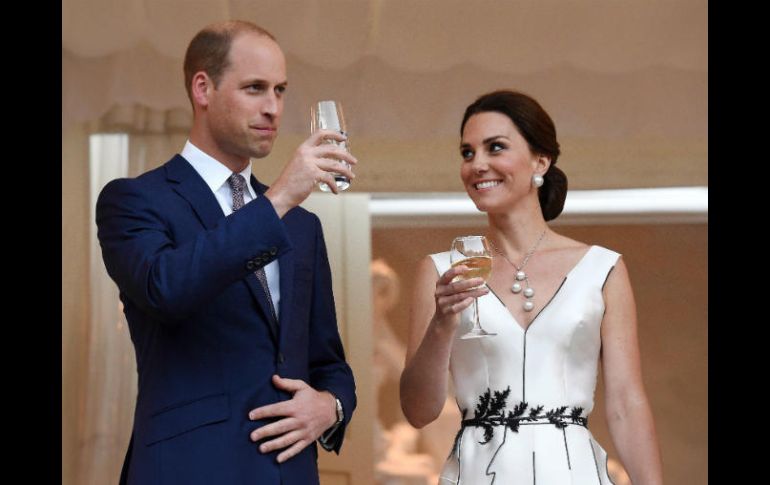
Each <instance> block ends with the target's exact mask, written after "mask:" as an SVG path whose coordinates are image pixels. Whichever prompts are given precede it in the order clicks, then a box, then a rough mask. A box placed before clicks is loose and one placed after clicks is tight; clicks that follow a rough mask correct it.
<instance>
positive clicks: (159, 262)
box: [96, 21, 356, 485]
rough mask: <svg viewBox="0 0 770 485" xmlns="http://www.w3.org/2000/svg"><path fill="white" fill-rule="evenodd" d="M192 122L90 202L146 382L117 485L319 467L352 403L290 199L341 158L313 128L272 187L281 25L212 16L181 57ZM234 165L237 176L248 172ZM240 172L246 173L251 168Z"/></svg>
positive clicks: (290, 477) (307, 241)
mask: <svg viewBox="0 0 770 485" xmlns="http://www.w3.org/2000/svg"><path fill="white" fill-rule="evenodd" d="M184 71H185V83H186V87H187V92H188V95H189V97H190V101H191V103H192V105H193V113H194V114H193V126H192V129H191V131H190V136H189V140H188V142H187V144H186V145H185V147H184V149H183V150H182V153H181V155H176V156H175V157H174V158H172V159H171V160H170V161H168V162H167V163H166V164H164V165H163V166H161V167H160V168H157V169H155V170H152V171H149V172H147V173H145V174H143V175H141V176H139V177H137V178H135V179H120V180H115V181H112V182H110V183H109V184H108V185H107V186H106V187H105V188H104V190H103V191H102V193H101V194H100V196H99V200H98V201H97V207H96V222H97V225H98V229H99V231H98V236H99V242H100V244H101V247H102V255H103V257H104V262H105V265H106V267H107V271H108V272H109V274H110V277H111V278H112V279H113V280H115V282H116V283H117V285H118V288H119V289H120V298H121V300H122V301H123V304H124V307H125V313H126V318H127V320H128V325H129V329H130V332H131V339H132V341H133V343H134V347H135V350H136V359H137V370H138V375H139V390H138V396H137V403H136V410H135V414H134V427H133V434H132V438H131V443H130V445H129V449H128V453H127V455H126V460H125V462H124V464H123V471H122V473H121V480H120V483H122V484H141V485H151V484H156V483H158V484H160V483H162V484H185V485H190V484H285V485H286V484H289V485H291V484H297V485H306V484H312V483H318V469H317V465H316V459H317V451H316V445H315V441H316V440H317V439H318V440H319V441H320V442H321V444H322V446H323V447H324V448H325V449H327V450H334V451H336V452H337V453H339V449H340V446H341V445H342V440H343V434H344V430H345V426H346V425H347V423H348V422H349V420H350V416H351V414H352V413H353V409H354V408H355V405H356V397H355V384H354V381H353V374H352V372H351V370H350V367H349V366H348V365H347V363H346V362H345V357H344V353H343V349H342V344H341V341H340V337H339V333H338V330H337V323H336V316H335V312H334V299H333V295H332V285H331V275H330V269H329V263H328V259H327V255H326V248H325V245H324V240H323V236H322V233H321V225H320V221H319V220H318V218H317V217H316V216H315V215H314V214H311V213H309V212H307V211H305V210H304V209H302V208H299V207H297V205H298V204H299V203H301V202H302V201H303V200H304V199H305V198H306V197H307V196H308V195H309V193H310V192H311V191H312V190H313V188H314V187H315V185H316V184H317V183H318V182H320V181H325V182H327V183H328V184H329V186H330V187H332V188H333V190H334V191H335V193H336V186H335V184H334V178H333V175H332V172H339V173H343V174H345V175H347V176H348V177H351V178H352V177H353V174H352V172H350V171H349V170H348V169H347V168H345V167H344V166H342V164H340V163H339V162H337V161H336V160H335V159H337V160H345V161H347V162H349V163H351V164H355V163H356V159H355V158H354V157H352V156H351V155H350V154H349V153H347V152H346V151H345V150H344V149H341V148H339V147H337V146H335V145H333V144H329V143H324V139H334V140H344V136H343V135H341V134H339V133H334V132H330V131H321V132H318V133H316V134H314V135H312V136H311V137H310V138H308V139H307V140H306V141H305V142H304V143H302V145H300V146H299V148H298V149H297V150H296V152H295V153H294V155H293V157H292V159H291V160H290V161H289V162H288V163H287V164H286V166H285V168H284V170H283V172H282V173H281V174H280V175H279V177H278V179H277V180H276V181H275V183H274V184H273V185H272V187H270V188H267V187H266V186H264V185H262V184H261V183H259V182H258V181H257V180H256V178H254V177H253V176H252V175H251V162H250V158H262V157H265V156H267V155H268V154H269V153H270V150H271V149H272V146H273V141H274V140H275V137H276V133H277V129H278V126H279V122H280V120H281V114H282V112H283V102H284V99H283V98H284V91H285V90H286V85H287V81H286V67H285V59H284V56H283V53H282V51H281V49H280V47H279V46H278V44H277V43H276V41H275V39H274V38H273V36H272V35H271V34H269V33H268V32H267V31H265V30H263V29H261V28H260V27H258V26H256V25H254V24H251V23H248V22H241V21H231V22H222V23H218V24H213V25H210V26H208V27H206V28H204V29H203V30H202V31H201V32H199V33H198V34H197V35H196V36H195V37H194V38H193V40H192V41H191V43H190V45H189V46H188V49H187V53H186V55H185V62H184ZM241 177H242V178H241ZM247 181H249V182H247Z"/></svg>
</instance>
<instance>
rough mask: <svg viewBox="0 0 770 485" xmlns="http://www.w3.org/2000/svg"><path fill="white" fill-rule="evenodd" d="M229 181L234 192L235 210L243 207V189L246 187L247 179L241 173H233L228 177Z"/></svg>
mask: <svg viewBox="0 0 770 485" xmlns="http://www.w3.org/2000/svg"><path fill="white" fill-rule="evenodd" d="M227 183H228V184H229V185H230V189H231V190H232V192H233V212H235V211H237V210H238V209H240V208H241V207H243V204H244V201H243V189H244V187H246V179H245V178H243V175H241V174H239V173H233V174H232V175H230V176H229V177H228V178H227Z"/></svg>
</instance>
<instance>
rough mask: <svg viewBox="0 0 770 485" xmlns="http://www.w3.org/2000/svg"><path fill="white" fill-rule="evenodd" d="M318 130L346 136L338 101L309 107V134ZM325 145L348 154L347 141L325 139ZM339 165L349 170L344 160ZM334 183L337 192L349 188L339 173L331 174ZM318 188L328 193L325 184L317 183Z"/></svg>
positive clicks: (319, 103)
mask: <svg viewBox="0 0 770 485" xmlns="http://www.w3.org/2000/svg"><path fill="white" fill-rule="evenodd" d="M318 130H333V131H337V132H339V133H342V134H343V135H347V129H346V127H345V116H344V115H343V114H342V105H341V104H340V103H339V102H338V101H319V102H318V103H316V104H314V105H313V106H311V107H310V132H311V133H315V132H316V131H318ZM324 142H325V143H330V144H332V145H338V146H341V147H342V148H344V149H345V150H347V151H348V152H350V146H349V145H348V141H347V140H345V141H337V140H330V139H325V140H324ZM339 162H340V163H342V164H343V165H345V166H346V167H347V168H350V164H349V163H348V162H346V161H344V160H339ZM332 175H334V181H335V183H336V184H337V188H338V189H339V190H346V189H347V188H348V187H350V180H349V179H348V178H347V177H346V176H345V175H343V174H341V173H333V174H332ZM318 188H319V189H321V190H322V191H323V192H330V191H331V188H329V186H328V185H327V184H326V183H325V182H319V184H318Z"/></svg>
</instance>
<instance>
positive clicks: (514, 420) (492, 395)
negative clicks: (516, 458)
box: [452, 386, 588, 453]
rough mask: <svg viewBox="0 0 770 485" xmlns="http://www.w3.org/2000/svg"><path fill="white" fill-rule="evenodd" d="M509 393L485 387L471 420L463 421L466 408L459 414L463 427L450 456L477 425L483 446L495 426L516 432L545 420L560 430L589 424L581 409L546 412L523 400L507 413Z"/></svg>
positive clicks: (560, 407)
mask: <svg viewBox="0 0 770 485" xmlns="http://www.w3.org/2000/svg"><path fill="white" fill-rule="evenodd" d="M510 394H511V388H510V386H509V387H507V388H506V389H505V390H504V391H494V392H493V391H492V390H491V389H489V388H487V390H486V392H484V394H482V395H481V396H479V400H478V404H477V405H476V410H475V412H474V415H473V418H469V419H467V418H466V415H467V414H468V410H467V409H463V410H462V411H461V412H462V427H461V428H460V431H458V433H457V435H456V436H455V440H454V445H453V446H452V453H455V452H456V451H457V447H458V443H459V440H460V436H461V435H462V432H463V429H464V428H465V427H466V426H476V427H481V428H483V429H484V440H483V441H479V444H481V445H484V444H487V443H489V442H490V441H491V440H492V437H493V436H494V429H495V426H507V427H508V429H510V430H511V431H513V432H514V433H518V431H519V426H520V425H521V424H522V423H527V422H534V421H539V420H546V419H547V420H548V422H549V423H551V424H553V425H554V426H556V427H557V428H559V429H563V428H566V427H567V426H568V425H569V424H576V425H579V426H587V425H588V418H585V417H582V416H581V414H582V413H583V408H582V407H581V406H575V407H573V408H572V409H571V410H570V412H569V413H567V408H568V406H559V407H557V408H554V409H551V410H549V411H545V412H543V411H544V409H545V407H544V406H543V405H539V406H533V407H530V406H529V404H528V403H527V402H526V401H522V402H520V403H518V404H516V405H515V406H514V407H513V411H508V412H507V413H506V412H505V408H506V404H507V400H508V396H509V395H510ZM527 410H529V412H527Z"/></svg>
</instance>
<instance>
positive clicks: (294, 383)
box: [273, 374, 308, 393]
mask: <svg viewBox="0 0 770 485" xmlns="http://www.w3.org/2000/svg"><path fill="white" fill-rule="evenodd" d="M273 385H274V386H275V387H277V388H278V389H281V390H284V391H289V392H291V393H295V392H297V391H299V390H300V389H304V388H306V387H308V385H307V383H306V382H305V381H303V380H300V379H289V378H286V377H281V376H279V375H278V374H273Z"/></svg>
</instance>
